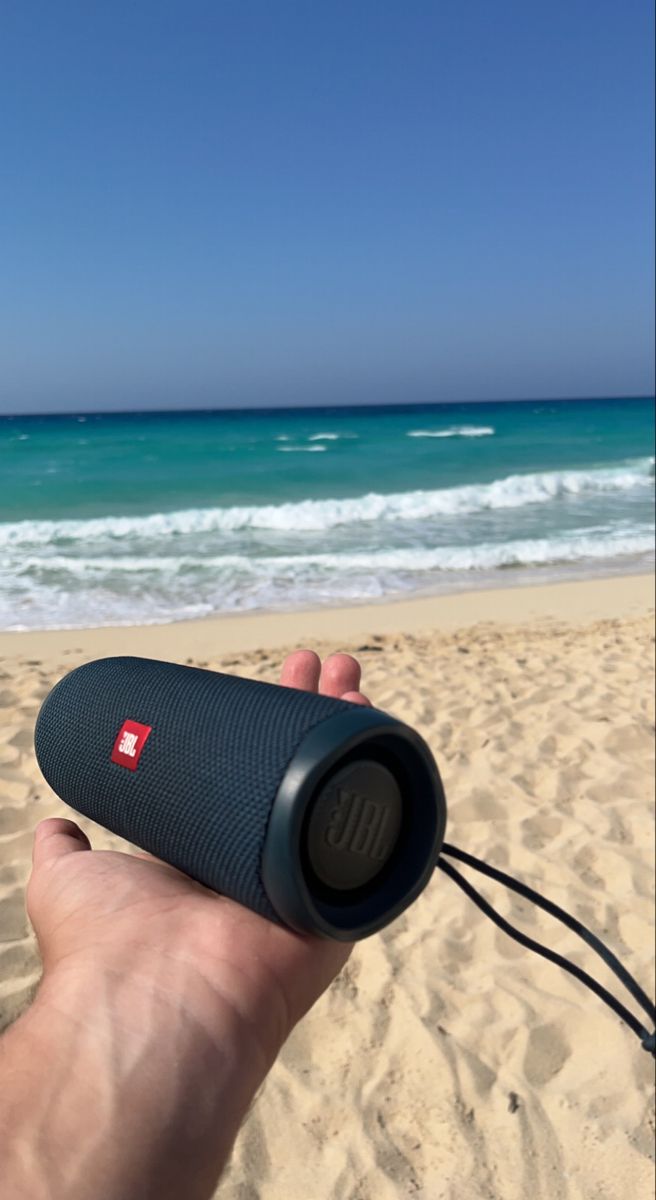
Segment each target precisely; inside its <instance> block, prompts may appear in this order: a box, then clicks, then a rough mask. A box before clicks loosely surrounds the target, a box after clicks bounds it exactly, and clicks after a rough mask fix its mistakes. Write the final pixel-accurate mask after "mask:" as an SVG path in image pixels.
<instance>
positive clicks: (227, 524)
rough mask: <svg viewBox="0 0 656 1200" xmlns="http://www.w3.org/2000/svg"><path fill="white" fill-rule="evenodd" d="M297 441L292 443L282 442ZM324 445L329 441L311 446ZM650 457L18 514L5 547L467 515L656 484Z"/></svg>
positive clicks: (1, 535)
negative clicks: (92, 512) (145, 510)
mask: <svg viewBox="0 0 656 1200" xmlns="http://www.w3.org/2000/svg"><path fill="white" fill-rule="evenodd" d="M279 448H280V449H285V450H286V449H292V448H291V447H279ZM303 449H305V450H306V451H307V450H322V449H325V447H322V446H314V447H303ZM650 470H651V465H650V460H649V459H642V460H640V461H638V462H634V463H631V464H627V465H626V466H621V467H602V468H598V469H596V470H591V471H549V472H544V473H537V474H532V475H509V476H508V477H507V478H505V479H497V480H494V481H493V482H491V483H481V484H470V485H467V486H464V487H455V488H439V489H435V490H431V491H413V492H396V493H391V494H389V495H384V494H382V493H378V492H370V493H368V494H367V495H364V496H353V497H346V498H344V499H326V500H299V501H293V502H289V503H286V504H263V505H235V506H231V507H229V508H204V509H201V508H191V509H181V510H178V511H175V512H170V513H150V514H148V515H146V516H125V517H123V516H116V517H112V516H107V517H90V518H85V519H83V520H75V519H69V520H62V521H46V520H41V521H16V522H7V523H4V524H0V550H1V549H2V548H3V547H12V546H23V547H25V548H26V549H29V547H36V546H45V545H52V546H54V547H60V546H61V545H62V543H63V544H64V545H66V544H67V543H70V542H79V541H84V542H85V543H86V544H89V543H93V542H104V543H106V544H107V543H109V544H113V543H115V542H121V543H124V542H128V543H129V542H130V541H136V540H142V539H148V540H149V541H152V540H155V541H158V540H160V539H168V538H170V537H171V536H172V535H178V534H180V535H182V534H206V533H216V532H235V531H238V530H242V529H262V530H267V529H268V530H277V531H279V532H285V531H289V532H292V533H295V532H299V531H306V532H309V531H317V532H322V531H324V530H328V529H334V528H337V527H338V526H349V525H350V526H355V525H359V524H362V523H368V522H377V521H389V522H397V521H417V520H425V519H427V518H430V517H438V516H460V515H464V514H468V513H476V512H483V511H485V510H488V509H513V508H522V507H524V506H525V505H531V504H546V503H549V502H551V501H554V500H558V499H561V498H564V497H574V496H585V495H594V494H595V493H596V494H602V493H613V492H617V493H621V492H630V491H632V490H633V489H643V490H646V489H649V488H651V487H653V477H652V476H651V475H650Z"/></svg>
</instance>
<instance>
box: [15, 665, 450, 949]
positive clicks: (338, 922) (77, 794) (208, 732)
mask: <svg viewBox="0 0 656 1200" xmlns="http://www.w3.org/2000/svg"><path fill="white" fill-rule="evenodd" d="M35 748H36V756H37V759H38V762H39V766H40V767H41V770H42V772H43V774H44V776H45V778H46V780H47V781H48V783H49V784H50V786H51V787H52V788H53V789H54V790H55V792H56V793H57V795H58V796H60V797H61V799H62V800H65V801H66V803H67V804H70V805H71V807H72V808H74V809H77V811H78V812H81V813H84V814H85V815H86V816H88V817H91V818H93V820H94V821H97V822H98V823H99V824H101V825H104V826H106V828H108V829H110V830H112V831H113V832H114V833H117V834H120V835H121V836H122V837H124V838H127V839H128V840H129V841H130V842H133V843H135V844H136V845H138V846H140V847H141V848H142V849H144V850H147V851H149V852H150V853H151V854H155V855H157V856H158V857H159V858H162V859H164V860H165V861H166V862H168V863H171V864H172V865H173V866H176V867H179V868H180V869H181V870H182V871H184V872H186V874H188V875H190V876H191V877H192V878H194V879H197V880H199V881H200V882H201V883H203V884H205V885H206V886H207V887H210V888H213V889H214V890H215V891H217V892H221V893H223V894H224V895H226V896H230V897H231V898H232V899H233V900H237V901H238V902H239V903H241V904H244V905H246V906H247V907H248V908H251V909H253V910H254V911H255V912H257V913H260V914H261V915H262V916H265V917H268V918H269V920H272V921H278V922H279V923H281V924H285V925H288V926H290V927H291V928H292V929H295V930H297V931H299V932H312V933H317V934H321V935H322V936H324V937H332V938H337V939H339V940H344V941H346V940H351V939H357V938H362V937H366V936H367V935H369V934H371V933H374V932H375V931H376V930H378V929H381V928H382V927H383V926H384V925H386V924H388V923H389V922H390V921H391V920H392V919H393V918H394V917H396V916H397V915H398V914H399V913H400V912H402V911H403V910H404V909H405V908H406V907H407V906H408V905H409V904H410V903H411V902H412V901H413V900H414V899H415V898H416V897H417V896H418V895H419V893H420V892H421V891H422V890H423V888H424V887H425V886H426V884H427V882H428V880H429V878H430V876H431V873H432V870H433V867H434V866H435V863H436V860H437V857H438V854H439V851H440V848H441V845H442V841H443V838H444V830H445V825H446V804H445V799H444V792H443V789H442V784H441V781H440V776H439V772H438V770H437V767H436V765H435V762H434V760H433V757H432V755H431V753H430V750H429V749H428V747H427V745H426V743H425V742H424V741H423V740H422V739H421V737H420V736H419V734H417V733H416V732H415V731H414V730H413V729H411V728H410V727H409V726H407V725H405V724H403V722H401V721H398V720H396V719H395V718H394V717H391V716H389V715H388V714H386V713H383V712H379V711H378V710H377V709H374V708H367V707H365V706H363V705H357V704H350V703H348V702H347V701H343V700H335V699H332V698H331V697H328V696H318V695H315V694H314V693H310V692H303V691H299V690H297V689H295V688H287V687H281V686H278V685H275V684H269V683H260V682H257V681H255V680H250V679H242V678H239V677H237V676H232V675H222V674H218V673H217V672H214V671H205V670H200V669H198V668H194V667H183V666H178V665H177V664H175V663H166V662H159V661H154V660H151V659H142V658H106V659H100V660H99V661H97V662H91V663H87V664H85V665H84V666H82V667H78V668H77V670H75V671H72V672H71V673H70V675H67V676H65V678H64V679H62V680H61V681H60V682H59V683H58V684H57V685H56V687H55V688H54V689H53V690H52V692H51V693H50V695H49V696H48V697H47V698H46V700H45V701H44V704H43V706H42V708H41V712H40V713H39V717H38V720H37V725H36V732H35Z"/></svg>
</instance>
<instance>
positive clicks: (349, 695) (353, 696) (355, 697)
mask: <svg viewBox="0 0 656 1200" xmlns="http://www.w3.org/2000/svg"><path fill="white" fill-rule="evenodd" d="M341 699H342V700H348V702H349V704H365V705H366V706H367V708H373V705H372V703H371V700H370V699H369V697H368V696H365V695H364V694H363V693H362V692H345V693H344V695H343V696H342V697H341Z"/></svg>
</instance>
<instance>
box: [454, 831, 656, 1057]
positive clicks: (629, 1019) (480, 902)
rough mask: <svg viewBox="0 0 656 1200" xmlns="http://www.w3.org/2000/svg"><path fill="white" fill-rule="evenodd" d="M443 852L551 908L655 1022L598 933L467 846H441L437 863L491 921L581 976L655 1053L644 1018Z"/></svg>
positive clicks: (653, 1014)
mask: <svg viewBox="0 0 656 1200" xmlns="http://www.w3.org/2000/svg"><path fill="white" fill-rule="evenodd" d="M442 855H448V856H449V857H450V858H455V859H458V860H459V861H460V862H462V863H465V864H466V865H467V866H468V867H472V868H473V869H474V870H475V871H480V872H482V874H483V875H487V876H488V877H489V878H490V879H494V880H496V882H497V883H502V884H504V885H505V886H506V887H508V888H510V889H511V890H512V891H514V892H517V893H518V894H519V895H520V896H523V897H524V898H525V899H526V900H530V901H532V903H533V904H536V905H537V906H538V907H539V908H542V909H544V910H545V912H548V913H549V914H550V915H551V916H552V917H555V918H556V920H558V921H561V922H562V923H563V925H567V927H568V929H571V930H572V931H573V932H574V933H576V934H577V935H578V937H580V938H582V939H583V941H584V942H586V943H587V945H588V946H590V947H591V948H592V949H593V950H594V951H595V953H596V954H598V955H599V956H600V958H602V959H603V961H604V962H605V963H606V965H607V966H608V967H610V969H611V971H613V972H614V973H615V974H616V975H617V977H618V978H619V979H620V980H621V981H622V983H623V984H624V986H625V987H626V988H627V990H628V991H629V992H630V993H631V995H632V996H633V998H634V1000H636V1001H637V1003H638V1004H639V1005H640V1006H641V1008H643V1009H644V1011H645V1012H646V1013H647V1016H648V1017H649V1019H650V1021H651V1022H652V1023H653V1024H656V1007H655V1006H654V1005H653V1004H652V1002H651V1001H650V999H649V997H648V996H647V995H646V994H645V992H643V990H642V988H641V987H640V985H639V984H638V983H637V982H636V981H635V979H634V978H633V976H632V975H630V974H629V972H628V971H627V970H626V968H625V967H623V966H622V964H621V962H620V961H619V959H618V958H616V956H615V955H614V954H613V952H612V951H611V950H609V949H608V947H607V946H605V945H604V943H603V942H602V941H601V940H600V939H599V938H598V937H596V936H595V934H594V933H591V932H590V930H589V929H586V927H585V925H582V924H581V922H580V921H577V919H576V917H572V916H570V914H569V913H567V912H565V910H564V909H562V908H560V907H559V906H558V905H557V904H554V903H553V902H552V901H551V900H547V899H546V897H545V896H542V895H540V893H539V892H536V891H534V890H533V888H530V887H528V886H527V885H526V884H524V883H521V882H520V881H519V880H518V879H513V878H512V876H511V875H506V873H505V872H504V871H499V870H498V869H497V868H496V867H490V866H488V864H487V863H485V862H482V861H481V859H479V858H475V857H474V855H473V854H467V853H466V852H465V851H464V850H459V849H458V848H457V846H451V845H449V844H448V843H447V842H445V843H444V845H443V846H442V850H441V855H440V857H439V858H438V860H437V863H436V866H437V867H439V869H440V870H441V871H443V872H444V874H445V875H448V876H449V878H450V879H452V880H453V881H454V883H457V885H458V887H460V888H462V890H463V892H464V893H465V895H467V896H468V897H469V899H470V900H473V902H474V904H476V905H477V906H478V908H480V909H481V911H482V912H484V913H485V915H486V916H487V917H489V918H490V920H491V921H494V924H495V925H498V926H499V928H500V929H502V930H503V931H504V933H507V934H508V936H509V937H511V938H514V940H515V941H516V942H519V943H520V945H522V946H525V947H526V948H527V949H528V950H533V951H535V953H536V954H540V955H541V956H542V958H546V959H548V960H549V961H550V962H553V963H556V965H557V966H559V967H562V968H563V970H564V971H568V972H569V974H570V975H573V976H574V978H575V979H578V980H579V982H580V983H583V984H585V986H586V987H588V988H590V990H591V991H593V992H594V993H595V995H597V996H599V998H600V1000H603V1001H604V1002H605V1003H606V1004H607V1005H608V1006H609V1008H611V1009H612V1010H613V1012H614V1013H616V1014H617V1016H618V1017H620V1019H621V1020H622V1021H624V1022H625V1024H626V1025H628V1026H629V1028H630V1029H632V1030H633V1032H634V1033H635V1034H636V1036H637V1037H638V1038H639V1039H640V1042H641V1044H642V1046H643V1048H644V1049H645V1050H647V1051H649V1052H650V1053H651V1054H654V1055H655V1056H656V1037H655V1034H654V1033H650V1032H649V1030H648V1029H646V1028H645V1027H644V1026H643V1025H642V1024H641V1022H640V1021H639V1020H638V1019H637V1018H636V1017H634V1016H633V1014H632V1013H630V1012H629V1010H628V1009H627V1008H625V1007H624V1005H623V1004H622V1003H621V1002H620V1001H619V1000H617V999H616V997H615V996H613V995H612V994H611V993H610V992H609V991H607V989H606V988H605V987H603V985H602V984H600V983H598V982H597V980H596V979H593V978H592V976H590V975H588V973H587V972H586V971H584V970H582V968H581V967H578V966H577V965H576V963H573V962H570V960H569V959H567V958H563V956H562V955H561V954H557V953H556V951H555V950H549V948H548V947H547V946H543V945H541V943H540V942H536V941H534V940H533V938H530V937H528V936H527V935H526V934H525V933H521V932H520V930H518V929H515V927H514V926H513V925H510V924H509V922H508V921H506V920H505V918H504V917H502V916H501V915H500V914H499V913H498V912H496V911H495V909H493V908H492V906H491V904H488V902H487V900H485V899H484V898H483V897H482V896H481V895H480V894H479V892H477V891H476V889H475V888H474V887H472V885H471V884H470V883H469V882H468V880H466V879H465V878H464V877H463V876H462V875H461V874H460V872H459V871H457V870H456V868H455V867H454V866H453V865H452V864H451V863H450V862H448V861H446V860H445V859H444V858H442Z"/></svg>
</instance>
